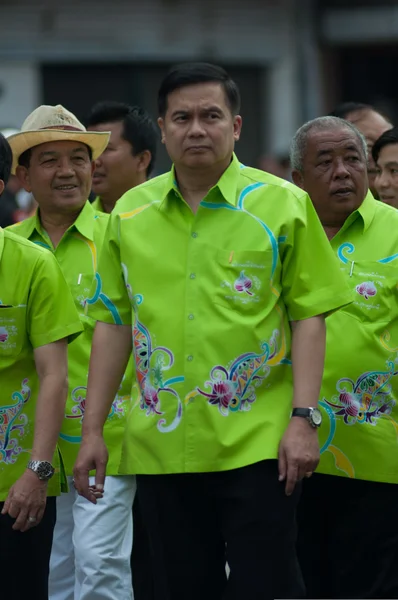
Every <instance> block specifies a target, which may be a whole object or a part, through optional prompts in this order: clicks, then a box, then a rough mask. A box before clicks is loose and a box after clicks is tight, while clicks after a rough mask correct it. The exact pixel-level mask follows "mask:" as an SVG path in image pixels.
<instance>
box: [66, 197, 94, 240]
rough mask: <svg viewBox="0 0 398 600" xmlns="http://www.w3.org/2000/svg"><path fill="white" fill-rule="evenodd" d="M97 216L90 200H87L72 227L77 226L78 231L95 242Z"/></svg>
mask: <svg viewBox="0 0 398 600" xmlns="http://www.w3.org/2000/svg"><path fill="white" fill-rule="evenodd" d="M95 218H96V215H95V210H94V208H93V207H92V206H91V203H90V202H89V200H87V201H86V204H85V205H84V206H83V209H82V210H81V211H80V214H79V216H78V217H77V219H76V221H75V222H74V223H73V225H72V227H75V228H76V229H77V230H78V232H79V233H81V234H82V236H83V237H85V238H87V239H88V240H91V241H92V242H93V241H94V221H95Z"/></svg>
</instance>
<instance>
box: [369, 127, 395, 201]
mask: <svg viewBox="0 0 398 600" xmlns="http://www.w3.org/2000/svg"><path fill="white" fill-rule="evenodd" d="M372 156H373V160H374V162H375V165H376V173H377V175H376V179H375V183H374V185H375V188H376V190H377V195H378V197H379V199H380V200H381V201H382V202H385V203H386V204H389V205H390V206H393V207H394V208H398V127H393V128H392V129H389V130H388V131H385V132H384V133H383V134H382V135H381V136H380V137H379V139H378V140H376V142H375V144H374V146H373V148H372Z"/></svg>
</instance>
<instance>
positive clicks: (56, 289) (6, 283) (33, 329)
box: [0, 229, 82, 501]
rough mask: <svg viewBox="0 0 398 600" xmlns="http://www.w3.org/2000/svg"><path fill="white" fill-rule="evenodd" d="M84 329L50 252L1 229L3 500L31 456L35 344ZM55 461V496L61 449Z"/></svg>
mask: <svg viewBox="0 0 398 600" xmlns="http://www.w3.org/2000/svg"><path fill="white" fill-rule="evenodd" d="M81 330H82V325H81V322H80V320H79V316H78V313H77V311H76V308H75V306H74V303H73V300H72V296H71V294H70V291H69V289H68V286H67V283H66V281H65V279H64V277H63V275H62V272H61V269H60V268H59V266H58V264H57V261H56V260H55V259H54V257H53V256H52V255H51V254H50V252H47V250H44V249H43V248H39V247H37V246H35V245H34V244H31V243H30V242H28V241H26V240H24V239H22V238H20V237H19V236H17V235H14V234H13V233H11V232H10V231H5V230H3V229H0V381H1V386H0V501H4V500H5V498H6V497H7V494H8V491H9V489H10V487H11V486H12V485H13V484H14V483H15V481H17V479H18V478H19V477H20V476H21V475H22V474H23V472H24V471H25V469H26V465H27V463H28V461H29V459H30V451H31V449H32V445H33V438H34V430H35V413H36V402H37V395H38V392H39V380H38V376H37V373H36V367H35V361H34V349H35V348H38V347H40V346H44V345H46V344H50V343H52V342H55V341H57V340H60V339H63V338H66V337H68V338H73V337H76V334H78V333H79V332H80V331H81ZM72 343H75V342H72ZM54 465H55V467H56V474H55V476H54V477H53V478H52V479H51V480H50V482H49V485H48V494H49V495H50V496H54V495H57V494H59V493H60V486H61V477H60V465H59V457H58V452H57V453H56V456H55V458H54Z"/></svg>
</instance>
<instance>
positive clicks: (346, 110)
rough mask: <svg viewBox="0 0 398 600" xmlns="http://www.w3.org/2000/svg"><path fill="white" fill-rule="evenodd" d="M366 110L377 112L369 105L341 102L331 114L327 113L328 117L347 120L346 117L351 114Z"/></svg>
mask: <svg viewBox="0 0 398 600" xmlns="http://www.w3.org/2000/svg"><path fill="white" fill-rule="evenodd" d="M368 110H374V111H375V112H378V111H377V110H376V109H375V108H373V106H371V105H370V104H363V103H362V102H341V104H338V105H337V106H336V107H335V108H334V110H332V112H330V113H329V116H330V117H339V118H340V119H347V116H348V115H349V114H350V113H353V112H365V111H368Z"/></svg>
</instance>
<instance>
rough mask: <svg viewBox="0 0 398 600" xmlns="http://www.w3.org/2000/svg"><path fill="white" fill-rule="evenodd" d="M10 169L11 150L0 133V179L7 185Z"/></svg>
mask: <svg viewBox="0 0 398 600" xmlns="http://www.w3.org/2000/svg"><path fill="white" fill-rule="evenodd" d="M11 167H12V150H11V147H10V144H9V143H8V140H7V138H5V137H4V135H3V134H2V133H0V179H1V180H2V181H4V185H7V183H8V180H9V179H10V174H11Z"/></svg>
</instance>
